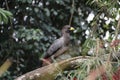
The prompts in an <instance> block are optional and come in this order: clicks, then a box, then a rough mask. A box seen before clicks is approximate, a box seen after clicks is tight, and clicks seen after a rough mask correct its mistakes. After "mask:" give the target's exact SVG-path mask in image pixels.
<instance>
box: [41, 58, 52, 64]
mask: <svg viewBox="0 0 120 80" xmlns="http://www.w3.org/2000/svg"><path fill="white" fill-rule="evenodd" d="M41 60H42V61H43V64H45V65H49V64H51V62H50V61H49V59H41Z"/></svg>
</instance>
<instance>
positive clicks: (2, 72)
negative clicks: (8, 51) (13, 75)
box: [0, 59, 13, 77]
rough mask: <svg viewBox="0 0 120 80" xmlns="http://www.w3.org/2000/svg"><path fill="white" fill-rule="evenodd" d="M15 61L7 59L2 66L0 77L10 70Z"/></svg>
mask: <svg viewBox="0 0 120 80" xmlns="http://www.w3.org/2000/svg"><path fill="white" fill-rule="evenodd" d="M12 62H13V60H12V59H7V60H6V61H5V62H4V63H3V64H2V65H1V66H0V77H1V76H2V75H3V74H4V73H5V72H6V71H7V70H8V68H9V67H10V66H11V65H12Z"/></svg>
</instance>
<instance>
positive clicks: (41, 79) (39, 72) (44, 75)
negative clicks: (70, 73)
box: [15, 56, 89, 80]
mask: <svg viewBox="0 0 120 80" xmlns="http://www.w3.org/2000/svg"><path fill="white" fill-rule="evenodd" d="M88 58H89V57H86V58H84V59H83V57H81V56H79V57H74V58H70V59H67V60H63V61H60V62H58V63H53V64H50V65H48V66H44V67H41V68H38V69H36V70H33V71H31V72H28V73H26V74H24V75H22V76H20V77H18V78H17V79H15V80H29V79H33V80H54V79H55V77H56V76H57V74H58V73H60V72H63V71H64V70H67V69H68V68H70V67H71V68H72V65H77V64H78V63H80V62H82V61H84V60H86V59H88Z"/></svg>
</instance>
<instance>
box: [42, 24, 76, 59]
mask: <svg viewBox="0 0 120 80" xmlns="http://www.w3.org/2000/svg"><path fill="white" fill-rule="evenodd" d="M73 30H74V28H73V27H71V26H69V25H65V26H64V27H63V28H62V30H61V33H62V35H61V37H60V38H59V39H57V40H55V41H54V42H53V43H52V45H51V46H50V47H49V48H48V50H47V52H46V54H45V55H44V56H43V58H44V59H47V58H49V57H51V56H52V55H54V54H55V53H56V52H57V51H58V50H59V49H62V48H63V47H66V46H68V44H69V42H70V31H73Z"/></svg>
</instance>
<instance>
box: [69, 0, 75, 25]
mask: <svg viewBox="0 0 120 80" xmlns="http://www.w3.org/2000/svg"><path fill="white" fill-rule="evenodd" d="M74 7H75V2H74V0H73V2H72V9H73V12H71V16H70V20H69V25H71V22H72V18H73V14H74Z"/></svg>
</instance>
